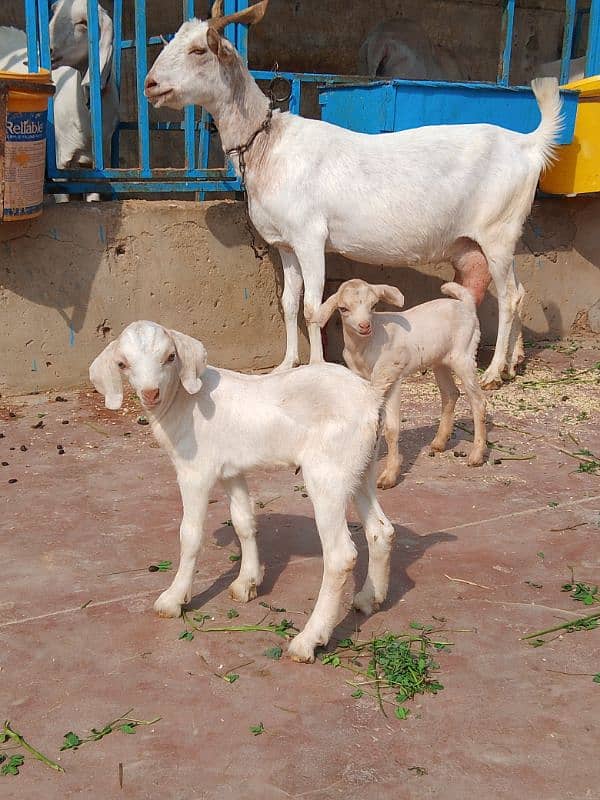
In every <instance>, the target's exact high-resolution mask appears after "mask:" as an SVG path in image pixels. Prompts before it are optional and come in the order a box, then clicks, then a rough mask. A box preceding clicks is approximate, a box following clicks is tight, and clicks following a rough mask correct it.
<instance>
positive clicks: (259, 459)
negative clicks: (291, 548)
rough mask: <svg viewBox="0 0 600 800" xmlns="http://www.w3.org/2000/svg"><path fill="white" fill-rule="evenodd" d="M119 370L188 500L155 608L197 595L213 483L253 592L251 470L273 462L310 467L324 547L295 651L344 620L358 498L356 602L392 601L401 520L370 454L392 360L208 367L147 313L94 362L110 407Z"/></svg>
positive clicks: (237, 590) (239, 589) (174, 609)
mask: <svg viewBox="0 0 600 800" xmlns="http://www.w3.org/2000/svg"><path fill="white" fill-rule="evenodd" d="M122 375H125V376H126V377H127V378H128V379H129V382H130V383H131V385H132V387H133V388H134V390H135V391H136V392H137V394H138V396H139V398H140V400H141V403H142V406H143V407H144V408H145V410H146V412H147V414H148V418H149V420H150V425H151V427H152V432H153V433H154V435H155V437H156V439H157V440H158V442H159V443H160V445H161V446H162V447H163V448H164V449H165V450H166V451H167V453H168V454H169V456H170V458H171V461H172V462H173V465H174V467H175V470H176V473H177V480H178V482H179V488H180V490H181V497H182V500H183V519H182V522H181V528H180V539H181V558H180V562H179V568H178V570H177V574H176V575H175V578H174V580H173V583H172V584H171V586H170V587H169V588H168V589H167V590H166V591H165V592H163V593H162V594H161V596H160V597H159V598H158V600H157V601H156V603H155V605H154V608H155V609H156V611H157V612H158V613H159V614H160V615H161V616H166V617H178V616H179V615H180V613H181V606H182V605H183V604H184V603H185V602H186V601H189V600H190V599H191V597H192V579H193V575H194V569H195V563H196V557H197V555H198V551H199V549H200V545H201V542H202V536H203V531H202V526H203V522H204V518H205V515H206V509H207V506H208V498H209V492H210V490H211V488H212V486H213V485H214V483H215V481H217V480H220V481H221V483H222V485H223V486H224V488H225V490H226V491H227V493H228V494H229V498H230V503H231V520H232V522H233V526H234V528H235V531H236V533H237V535H238V537H239V539H240V543H241V549H242V562H241V567H240V574H239V577H238V578H237V579H236V580H235V581H234V582H233V583H232V584H231V587H230V594H231V596H232V597H233V598H234V599H236V600H240V601H242V602H246V601H248V600H251V599H252V598H254V597H256V590H257V587H258V586H259V585H260V583H261V581H262V577H263V568H262V566H261V565H260V562H259V557H258V550H257V547H256V540H255V533H256V523H255V519H254V512H253V507H252V503H251V501H250V498H249V495H248V488H247V486H246V479H245V473H246V472H248V471H249V470H250V469H252V468H253V467H264V466H268V465H283V464H287V465H292V466H300V467H301V468H302V475H303V478H304V482H305V485H306V489H307V491H308V494H309V496H310V498H311V500H312V503H313V507H314V511H315V521H316V524H317V528H318V531H319V536H320V538H321V543H322V547H323V561H324V572H323V581H322V585H321V590H320V592H319V596H318V599H317V603H316V605H315V608H314V611H313V613H312V615H311V616H310V618H309V620H308V622H307V623H306V626H305V628H304V630H303V631H302V632H301V633H300V634H299V635H298V636H296V637H295V639H294V640H293V641H292V642H291V644H290V647H289V652H290V654H291V655H292V656H293V657H294V658H296V659H297V660H300V661H312V660H313V659H314V649H315V647H316V646H317V645H320V644H326V643H327V641H328V640H329V638H330V636H331V633H332V630H333V628H334V625H335V624H336V623H337V621H338V619H337V617H338V613H339V609H340V602H341V595H342V588H343V586H344V583H345V581H346V578H347V576H348V574H349V573H350V572H351V570H352V568H353V566H354V563H355V559H356V548H355V546H354V544H353V542H352V539H351V537H350V533H349V530H348V526H347V524H346V516H345V512H346V507H347V504H348V501H349V500H350V499H352V498H354V502H355V505H356V509H357V511H358V514H359V517H360V519H361V521H362V524H363V527H364V530H365V533H366V536H367V541H368V545H369V567H368V575H367V579H366V581H365V584H364V586H363V589H362V591H361V592H359V593H358V594H357V595H356V597H355V600H354V604H355V606H356V607H357V608H359V609H360V610H362V611H364V612H365V613H370V612H371V611H372V610H373V608H374V607H375V606H376V605H377V604H378V603H381V602H382V601H383V600H384V599H385V596H386V593H387V587H388V579H389V561H390V551H391V545H392V538H393V533H394V529H393V527H392V525H391V524H390V522H389V521H388V520H387V518H386V517H385V515H384V513H383V511H382V509H381V507H380V506H379V503H378V502H377V498H376V496H375V473H374V467H375V465H374V462H373V457H374V452H375V446H376V441H377V428H378V415H379V411H380V408H381V407H382V406H383V402H384V396H385V394H386V392H387V391H388V390H389V389H390V388H391V386H392V385H393V384H394V382H395V380H396V378H397V375H398V371H397V367H396V366H395V365H394V363H393V361H390V362H388V363H387V365H383V366H382V367H381V368H380V369H379V370H378V371H376V374H375V375H374V377H373V381H372V382H371V383H368V382H366V381H364V380H362V379H361V378H359V377H358V376H356V375H354V374H353V373H352V372H350V371H349V370H347V369H346V368H345V367H341V366H336V365H333V364H320V365H315V366H310V367H303V368H302V369H298V370H293V371H288V372H286V373H281V374H278V375H273V374H271V375H242V374H239V373H236V372H230V371H229V370H223V369H215V368H213V367H209V366H207V364H206V351H205V349H204V347H203V345H202V344H201V343H200V342H198V341H196V340H195V339H192V338H190V337H189V336H185V335H184V334H182V333H178V332H177V331H171V330H165V329H164V328H162V327H161V326H160V325H156V324H155V323H153V322H145V321H142V322H134V323H132V324H131V325H129V326H128V327H127V328H125V330H124V331H123V333H122V334H121V335H120V336H119V338H118V339H116V340H115V341H114V342H112V343H111V344H109V345H108V347H106V348H105V350H104V351H103V352H102V353H101V354H100V355H99V356H98V357H97V358H96V359H95V361H94V362H93V363H92V365H91V367H90V378H91V380H92V382H93V383H94V385H95V386H96V388H97V389H98V391H99V392H101V393H102V394H103V395H104V396H105V402H106V406H107V407H108V408H111V409H117V408H119V407H120V406H121V403H122V400H123V386H122V378H121V376H122Z"/></svg>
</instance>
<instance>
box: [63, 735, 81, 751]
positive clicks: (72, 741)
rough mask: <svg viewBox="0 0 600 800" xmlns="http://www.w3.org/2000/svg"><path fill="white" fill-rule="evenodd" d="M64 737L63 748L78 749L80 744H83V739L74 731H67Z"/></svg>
mask: <svg viewBox="0 0 600 800" xmlns="http://www.w3.org/2000/svg"><path fill="white" fill-rule="evenodd" d="M64 739H65V740H64V742H63V745H62V747H61V748H60V749H61V750H76V749H77V748H78V747H79V745H80V744H83V741H82V740H81V739H80V738H79V736H77V734H76V733H73V731H69V732H68V733H65V737H64Z"/></svg>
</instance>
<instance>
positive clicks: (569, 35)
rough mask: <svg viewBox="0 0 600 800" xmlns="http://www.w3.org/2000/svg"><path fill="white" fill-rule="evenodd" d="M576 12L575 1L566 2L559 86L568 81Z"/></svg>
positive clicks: (567, 0) (568, 0)
mask: <svg viewBox="0 0 600 800" xmlns="http://www.w3.org/2000/svg"><path fill="white" fill-rule="evenodd" d="M576 12H577V0H566V6H565V32H564V35H563V46H562V55H561V63H560V81H559V83H560V85H561V86H563V85H564V84H565V83H568V81H569V66H570V64H569V62H570V60H571V53H572V52H573V34H574V33H575V15H576Z"/></svg>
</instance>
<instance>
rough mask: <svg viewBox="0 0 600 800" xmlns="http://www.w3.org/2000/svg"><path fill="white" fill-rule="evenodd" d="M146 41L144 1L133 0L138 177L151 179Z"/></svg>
mask: <svg viewBox="0 0 600 800" xmlns="http://www.w3.org/2000/svg"><path fill="white" fill-rule="evenodd" d="M88 2H89V0H88ZM146 39H147V35H146V0H135V69H136V78H137V80H136V86H137V109H138V137H139V153H140V176H141V177H142V178H150V177H152V172H151V170H150V128H149V122H150V112H149V108H148V101H147V100H146V98H145V97H144V81H145V80H146V74H147V72H148V57H147V53H146Z"/></svg>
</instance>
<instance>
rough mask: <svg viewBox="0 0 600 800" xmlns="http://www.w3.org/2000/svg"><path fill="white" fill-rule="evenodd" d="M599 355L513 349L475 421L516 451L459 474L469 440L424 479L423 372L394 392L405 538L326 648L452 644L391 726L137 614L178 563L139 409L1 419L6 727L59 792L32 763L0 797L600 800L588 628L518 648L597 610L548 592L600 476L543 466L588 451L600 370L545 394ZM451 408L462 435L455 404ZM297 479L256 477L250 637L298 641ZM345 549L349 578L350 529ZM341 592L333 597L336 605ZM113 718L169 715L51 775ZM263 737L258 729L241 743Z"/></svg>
mask: <svg viewBox="0 0 600 800" xmlns="http://www.w3.org/2000/svg"><path fill="white" fill-rule="evenodd" d="M597 347H598V345H597V344H594V343H589V342H588V343H585V342H583V343H581V342H579V343H574V344H573V343H570V344H569V343H564V344H562V345H559V346H553V348H546V349H544V348H542V347H538V348H537V349H536V350H535V351H530V356H531V358H530V362H529V364H528V366H527V371H526V374H525V375H524V376H523V377H521V378H519V379H518V380H517V381H516V383H514V384H512V385H510V386H505V387H504V388H503V389H502V390H501V391H500V392H499V393H496V394H495V395H494V396H493V398H492V399H491V404H490V405H491V408H490V411H491V415H492V416H493V419H494V421H495V423H496V425H495V426H490V431H489V439H490V440H491V441H493V442H496V443H498V444H499V445H501V446H502V447H503V448H508V450H507V449H502V450H499V449H495V450H493V451H492V452H491V456H490V463H487V464H486V465H485V466H484V467H482V468H479V469H469V468H467V466H466V463H465V459H464V458H461V457H457V456H455V455H454V452H453V451H456V452H458V453H460V452H461V451H463V450H464V449H466V445H465V443H464V442H463V441H460V440H462V439H464V438H468V435H467V434H466V433H464V432H463V431H462V430H461V429H457V431H456V437H455V439H454V440H453V442H452V443H451V444H452V447H451V448H450V450H449V451H448V452H447V453H445V454H443V455H441V456H436V457H435V458H430V457H428V455H427V443H428V441H429V440H431V438H432V437H433V434H434V425H435V422H436V417H437V405H438V401H437V398H436V396H435V392H434V390H433V387H432V384H431V381H430V379H429V376H427V377H425V378H419V379H418V380H415V381H411V382H410V383H409V384H408V385H407V388H406V413H405V423H404V426H405V433H404V434H403V436H402V438H401V450H402V452H403V454H404V474H403V478H402V482H401V483H400V484H399V486H397V487H396V488H395V489H393V490H390V491H388V492H385V493H381V500H382V505H383V506H384V508H385V510H386V511H387V513H388V515H389V516H390V518H391V519H392V521H393V522H394V523H395V526H396V531H397V539H396V543H395V548H394V555H393V568H392V585H391V593H390V598H389V602H388V603H387V604H386V605H385V607H384V608H383V609H382V610H381V611H380V612H379V613H377V614H375V615H374V616H373V617H372V618H370V619H366V620H365V619H364V618H360V617H359V616H358V615H355V614H354V613H353V612H348V613H347V615H346V616H345V617H344V618H343V619H342V620H341V621H340V624H339V627H338V629H337V630H336V637H338V638H339V637H342V636H344V635H347V634H349V633H351V632H352V631H353V630H354V629H355V627H356V626H359V627H360V629H361V631H362V636H363V637H368V636H370V634H371V633H372V632H381V631H384V630H386V629H387V630H389V631H395V632H400V631H403V630H406V629H407V627H408V624H409V622H410V621H411V620H419V621H422V622H431V620H432V617H433V616H435V617H437V618H440V617H443V618H445V619H446V620H447V622H446V623H445V625H446V628H447V629H448V632H447V634H446V635H447V636H448V637H449V638H450V639H451V641H453V642H455V645H454V647H453V648H452V649H451V651H448V652H441V653H440V654H439V659H438V660H439V663H440V667H441V669H440V673H439V680H440V681H441V682H442V683H443V684H444V687H445V688H444V690H443V691H442V692H440V693H439V694H438V695H437V696H427V697H418V698H417V699H416V700H415V701H413V702H409V703H407V704H406V705H407V706H408V707H409V708H410V710H411V714H410V716H409V717H408V719H406V720H404V721H399V720H396V719H395V718H393V717H389V718H385V717H384V716H383V715H382V714H381V712H380V711H379V710H378V708H377V707H376V705H375V704H374V703H373V701H372V700H371V699H370V698H367V697H363V698H361V699H359V700H355V699H352V698H351V697H350V693H351V691H352V689H351V688H350V687H349V686H348V685H347V684H346V682H345V681H346V679H347V678H348V676H349V673H347V672H345V671H343V670H341V669H337V670H336V669H334V668H332V667H330V666H324V665H322V664H320V663H318V662H317V663H316V664H314V665H312V666H307V665H300V664H296V663H292V662H291V661H289V660H287V659H285V658H282V659H281V660H280V661H273V660H271V659H269V658H267V657H266V656H265V655H264V650H265V649H266V648H267V647H269V646H270V645H273V644H277V640H276V637H275V636H273V635H271V634H268V633H205V634H202V633H197V634H196V635H195V638H194V640H193V641H186V640H180V639H178V636H179V634H180V633H181V631H182V630H183V624H182V622H181V620H162V619H159V618H157V617H156V616H155V615H154V613H153V611H152V602H153V600H154V599H155V597H156V596H157V595H158V594H159V593H160V592H161V591H162V589H164V588H165V587H166V586H167V584H168V583H169V581H170V580H171V577H172V574H173V573H172V572H171V573H168V572H167V573H162V572H154V573H151V572H148V570H147V566H148V565H149V564H152V563H156V562H157V561H160V560H164V559H169V560H172V561H173V562H176V560H177V526H178V522H179V513H180V503H179V498H178V493H177V486H176V483H175V478H174V474H173V471H172V468H171V466H170V464H169V463H168V460H167V458H166V457H165V455H164V454H163V453H162V452H161V451H160V450H159V449H158V448H157V447H156V445H155V444H154V442H153V440H152V437H151V434H150V432H149V429H148V427H144V426H141V425H139V424H136V417H137V413H138V412H137V411H136V408H135V404H134V403H133V402H129V403H128V404H127V405H128V407H127V408H125V409H124V410H123V411H122V412H119V413H111V412H108V411H106V410H104V409H103V408H102V407H101V404H100V398H99V396H98V395H96V394H93V393H91V392H79V393H74V392H67V393H64V397H65V398H66V402H60V401H59V402H56V394H55V393H53V394H50V395H38V396H34V397H27V398H21V399H20V400H18V401H14V402H12V401H11V403H10V405H5V406H3V407H1V408H0V432H1V433H2V434H3V438H1V439H0V457H1V459H2V461H3V462H8V465H7V466H1V467H0V485H1V486H2V492H1V497H0V515H1V516H0V519H1V521H2V533H1V539H0V541H1V542H2V551H1V552H2V554H3V558H2V567H1V571H2V588H1V590H0V709H1V710H0V714H3V715H4V717H5V718H8V719H10V720H11V721H12V724H13V726H14V727H15V728H16V729H17V730H19V731H20V732H21V733H23V734H24V735H25V736H26V738H27V739H28V740H29V741H30V742H32V743H33V744H34V745H36V746H37V747H38V748H39V749H40V750H42V751H43V752H44V753H46V754H47V755H48V756H50V757H51V758H58V757H60V764H62V766H63V767H64V769H65V770H66V771H65V773H64V774H58V773H56V772H53V771H51V770H49V769H47V768H46V767H44V766H43V765H42V764H40V763H37V762H34V761H33V760H31V759H29V758H27V759H26V762H25V764H24V766H23V767H22V769H21V774H20V775H19V776H17V777H10V776H6V777H4V776H0V794H1V796H2V797H3V798H6V800H8V798H19V800H29V799H30V798H31V799H33V798H35V799H36V800H38V799H39V798H43V800H54V799H55V798H56V799H58V798H61V800H62V798H75V797H77V798H79V797H82V798H87V797H92V796H98V797H106V798H118V797H128V798H167V799H168V800H175V799H178V798H181V800H190V798H198V799H199V798H202V799H203V800H205V799H206V800H208V799H209V798H210V800H213V799H214V800H217V798H218V799H219V800H221V798H225V799H227V798H231V799H232V800H238V798H244V800H254V798H256V799H257V800H258V798H261V800H271V798H273V800H276V799H277V800H278V799H279V798H290V797H291V798H313V799H314V800H320V799H321V798H322V799H323V800H325V799H326V798H332V799H333V798H357V799H358V798H360V799H361V800H376V799H377V800H379V799H380V798H395V800H396V799H397V798H443V800H455V799H456V800H458V799H459V798H460V799H461V800H464V799H465V798H474V797H484V798H486V800H494V799H495V798H544V800H559V798H560V800H565V799H567V798H577V799H578V800H581V798H599V797H600V788H599V787H600V762H599V760H598V718H599V714H600V685H598V684H596V683H594V682H593V680H592V676H593V675H594V674H595V673H598V672H600V647H599V645H600V630H592V631H588V632H576V633H571V634H567V635H565V636H563V637H559V638H555V639H554V640H553V641H551V642H550V643H548V644H546V645H545V646H543V647H540V648H532V647H530V646H528V645H527V644H526V643H524V642H522V641H520V640H519V637H521V636H523V635H524V634H526V633H529V632H534V631H536V630H539V629H542V628H548V627H551V626H552V625H554V624H559V623H560V622H561V621H564V620H568V619H575V618H577V617H578V616H583V615H584V614H587V613H590V609H589V608H588V607H586V606H583V604H581V603H576V602H574V601H573V600H571V599H570V597H569V596H568V594H565V593H562V592H561V585H562V584H563V583H565V582H566V581H567V580H568V579H569V568H568V565H573V567H574V570H575V574H576V577H577V578H579V579H581V580H584V581H586V582H588V583H594V581H595V582H599V581H600V563H599V552H600V551H599V549H598V540H599V537H600V474H598V475H594V474H582V473H579V472H577V471H576V470H577V467H578V463H579V461H578V460H577V459H576V458H572V457H570V456H568V455H566V454H565V453H563V452H561V450H567V451H569V452H573V451H575V450H577V449H579V446H578V444H577V442H579V443H580V446H583V447H585V448H588V449H589V450H590V451H592V452H595V453H596V454H598V453H599V452H600V431H599V429H598V420H599V419H600V383H598V378H600V374H599V373H598V371H596V370H592V371H589V372H585V373H579V372H578V373H577V377H576V378H575V379H573V380H574V382H573V383H570V382H568V381H562V382H561V383H557V384H547V383H543V382H542V383H540V382H539V381H540V379H544V380H545V381H547V380H548V379H556V378H557V377H560V378H568V377H569V375H572V374H573V373H569V372H564V370H565V369H575V370H577V371H579V370H583V369H588V368H590V367H591V366H592V365H594V364H595V363H597V362H598V361H600V350H599V349H597ZM532 379H536V380H537V381H538V383H537V384H536V385H533V386H531V385H527V384H526V381H527V380H529V381H531V380H532ZM0 402H2V401H0ZM458 412H459V413H458V419H459V422H460V424H462V425H466V426H468V425H469V418H468V412H467V407H466V405H465V404H464V401H463V399H462V398H461V401H460V404H459V408H458ZM11 414H12V415H13V416H11ZM15 415H16V416H15ZM41 415H44V416H41ZM39 421H41V422H43V427H39V428H34V427H33V426H34V425H36V424H37V423H38V422H39ZM67 422H68V424H64V423H67ZM505 425H509V426H511V427H510V428H506V427H503V426H505ZM513 429H518V430H513ZM536 437H537V438H536ZM59 445H62V447H63V449H64V454H60V452H59V449H58V446H59ZM21 446H24V447H26V448H27V449H26V450H23V449H22V447H21ZM506 455H511V456H512V459H511V460H504V461H502V463H499V464H494V463H491V462H492V460H493V459H498V458H501V457H502V456H506ZM524 457H527V458H524ZM15 478H16V479H17V482H16V483H9V480H11V479H15ZM301 482H302V481H301V475H298V476H295V475H294V474H293V473H292V472H291V471H289V470H281V471H272V472H271V471H269V472H262V473H259V474H257V475H255V476H254V478H253V479H252V481H251V485H252V488H253V491H254V493H255V496H256V499H257V501H261V502H262V503H263V504H264V503H266V504H267V505H266V506H265V507H264V508H262V509H261V510H260V511H259V514H260V538H259V543H260V548H261V554H262V557H263V560H264V562H265V564H266V566H267V569H266V577H265V583H264V585H263V587H262V593H261V595H260V596H259V598H258V599H257V600H254V601H252V602H251V603H249V604H248V605H246V606H237V610H238V611H239V617H238V618H237V619H235V623H241V624H245V623H254V622H256V621H258V620H259V619H261V618H262V617H263V615H264V614H265V613H266V612H265V608H264V607H262V606H260V605H259V602H260V601H267V602H268V603H271V604H273V605H275V606H278V607H285V608H286V609H287V611H286V613H285V614H272V615H271V618H272V619H280V618H281V617H282V616H287V617H288V618H291V619H293V620H294V622H295V623H296V624H297V625H299V626H301V625H302V624H303V622H304V620H305V619H306V616H305V614H306V612H307V611H309V610H310V608H311V607H312V603H313V600H314V597H315V595H316V592H317V591H318V587H319V583H320V578H321V560H320V550H319V544H318V539H317V536H316V532H315V528H314V525H313V519H312V510H311V505H310V500H309V499H307V498H306V497H303V496H302V494H303V493H302V492H301V491H295V487H296V486H300V485H301ZM228 517H229V511H228V508H227V505H226V503H225V502H224V498H223V494H222V492H221V490H220V489H217V490H215V493H214V503H212V504H211V505H210V507H209V516H208V521H207V533H208V538H207V544H206V548H205V551H204V555H203V556H202V558H201V560H200V562H199V565H198V573H197V576H196V580H195V592H196V597H195V599H194V606H195V607H196V608H201V609H202V611H203V612H205V613H210V614H211V615H212V616H214V619H215V622H214V623H212V624H213V625H215V624H220V625H228V624H231V620H229V619H228V618H227V611H228V610H229V609H230V608H231V607H232V606H234V603H233V602H232V601H231V600H229V599H228V596H227V585H228V583H229V582H231V581H232V580H233V578H234V576H235V574H236V571H237V567H238V565H237V564H236V563H233V562H231V561H230V560H229V556H230V555H232V554H235V553H237V552H238V547H237V542H236V541H235V539H234V535H233V530H232V528H231V527H230V526H229V525H227V524H225V523H226V521H227V520H228ZM352 519H354V517H353V518H352ZM356 540H357V544H358V545H359V552H360V559H359V564H358V566H357V570H356V572H357V577H356V580H357V582H358V580H359V579H360V578H362V575H363V573H364V571H365V556H366V552H365V546H364V543H363V539H362V535H361V532H360V531H357V532H356ZM136 569H137V570H138V571H133V570H136ZM453 579H454V580H453ZM456 579H461V580H462V581H465V582H459V581H458V580H456ZM469 581H470V582H471V583H469ZM529 582H530V583H529ZM353 589H354V587H353V585H352V581H350V582H349V584H348V585H347V587H346V591H345V600H346V608H348V607H349V603H350V600H351V597H352V592H353ZM84 606H85V607H84ZM240 665H244V666H240ZM230 669H235V671H236V672H238V673H239V674H240V678H239V680H238V681H237V682H235V683H233V684H228V683H226V682H225V681H224V680H222V679H221V678H220V677H218V676H217V675H215V673H220V674H224V673H225V672H226V671H227V670H230ZM581 673H583V674H581ZM131 707H133V708H134V709H135V714H136V715H137V716H138V717H139V718H143V719H152V718H154V717H161V719H160V721H159V722H157V723H155V724H154V725H152V726H149V727H142V728H139V729H138V731H137V733H136V735H134V736H128V735H125V734H123V733H121V732H116V733H113V734H112V735H110V736H108V737H106V738H105V739H103V740H102V741H98V742H92V743H90V744H87V745H85V746H83V747H82V748H81V749H80V750H78V751H76V752H75V751H67V752H64V753H59V747H60V745H61V743H62V738H63V734H64V733H65V732H67V731H71V730H72V731H75V732H77V733H79V734H80V735H83V734H85V733H86V732H87V731H88V730H89V729H90V728H91V727H101V726H102V725H104V724H105V723H106V722H108V721H109V720H110V719H112V718H115V717H117V716H118V715H119V714H121V713H122V712H124V711H125V710H127V709H129V708H131ZM4 717H3V718H4ZM259 722H262V723H263V725H264V729H265V732H264V733H263V734H262V735H260V736H253V735H252V734H251V732H250V726H252V725H256V724H258V723H259ZM119 764H122V783H123V785H122V788H121V787H120V785H119ZM414 767H420V768H421V770H416V769H413V768H414Z"/></svg>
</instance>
